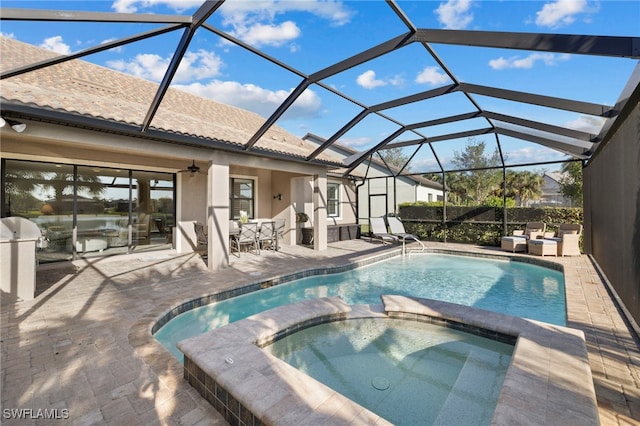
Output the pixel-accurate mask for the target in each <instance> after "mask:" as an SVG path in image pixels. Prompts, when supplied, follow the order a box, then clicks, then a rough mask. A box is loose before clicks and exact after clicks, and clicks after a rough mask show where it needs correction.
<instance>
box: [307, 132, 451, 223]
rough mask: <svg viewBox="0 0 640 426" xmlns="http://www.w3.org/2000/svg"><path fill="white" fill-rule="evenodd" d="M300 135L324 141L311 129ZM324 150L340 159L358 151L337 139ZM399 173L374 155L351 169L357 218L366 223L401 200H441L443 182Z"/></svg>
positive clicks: (393, 208) (332, 173)
mask: <svg viewBox="0 0 640 426" xmlns="http://www.w3.org/2000/svg"><path fill="white" fill-rule="evenodd" d="M302 139H303V140H305V141H309V142H313V143H315V144H317V145H318V146H320V145H322V144H323V143H324V142H326V140H325V139H324V138H322V137H320V136H317V135H314V134H312V133H307V134H306V135H305V136H303V137H302ZM327 151H328V152H329V153H331V154H332V155H334V156H335V157H336V158H340V159H341V160H344V159H347V158H348V157H350V156H352V155H354V154H357V151H355V150H354V149H352V148H350V147H348V146H346V145H343V144H341V143H339V142H334V143H333V144H331V145H330V146H329V148H328V149H327ZM340 171H341V170H330V171H329V176H330V177H329V178H328V179H329V180H331V176H341V173H339V172H340ZM399 173H400V170H399V169H398V168H395V167H393V166H388V165H387V164H385V163H384V162H382V161H380V160H379V159H376V158H372V159H371V161H367V162H365V163H363V164H360V165H359V166H358V167H357V168H355V169H354V170H353V171H352V172H351V175H352V176H353V177H354V178H355V179H357V180H359V184H357V185H356V188H357V193H356V196H357V200H358V202H357V203H355V204H354V206H356V205H357V209H358V211H357V215H356V216H357V219H358V220H360V221H364V222H363V223H366V220H367V218H369V217H376V216H384V215H386V214H387V213H395V212H397V211H398V205H399V204H400V203H408V202H416V201H426V202H431V201H442V200H443V198H444V191H443V186H442V184H440V183H438V182H434V181H432V180H429V179H427V178H424V177H422V176H419V175H416V176H403V175H399ZM365 178H366V182H365ZM334 179H335V178H334Z"/></svg>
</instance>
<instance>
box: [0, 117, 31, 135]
mask: <svg viewBox="0 0 640 426" xmlns="http://www.w3.org/2000/svg"><path fill="white" fill-rule="evenodd" d="M0 120H2V121H0V127H4V125H5V124H9V126H11V128H12V129H13V130H14V131H16V132H18V133H22V132H24V131H25V129H26V128H27V125H26V124H24V123H21V122H19V121H15V120H9V119H8V118H2V117H0Z"/></svg>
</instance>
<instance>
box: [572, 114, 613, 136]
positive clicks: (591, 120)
mask: <svg viewBox="0 0 640 426" xmlns="http://www.w3.org/2000/svg"><path fill="white" fill-rule="evenodd" d="M605 120H606V119H605V118H604V117H593V116H589V115H583V116H580V117H578V118H576V119H575V120H572V121H569V122H567V123H565V126H566V127H568V128H570V129H575V130H580V131H583V132H587V133H591V134H592V135H597V134H599V133H600V129H602V126H603V125H604V122H605Z"/></svg>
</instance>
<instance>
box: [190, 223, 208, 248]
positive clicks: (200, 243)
mask: <svg viewBox="0 0 640 426" xmlns="http://www.w3.org/2000/svg"><path fill="white" fill-rule="evenodd" d="M193 229H194V230H195V232H196V247H195V249H194V251H195V252H197V253H200V254H206V253H207V247H208V245H209V239H208V238H207V231H206V229H205V226H204V225H203V224H202V223H200V222H193Z"/></svg>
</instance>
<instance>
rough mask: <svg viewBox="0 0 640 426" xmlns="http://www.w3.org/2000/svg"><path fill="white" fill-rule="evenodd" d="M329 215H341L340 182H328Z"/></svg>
mask: <svg viewBox="0 0 640 426" xmlns="http://www.w3.org/2000/svg"><path fill="white" fill-rule="evenodd" d="M327 216H329V217H339V216H340V184H338V183H331V182H330V183H327Z"/></svg>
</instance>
